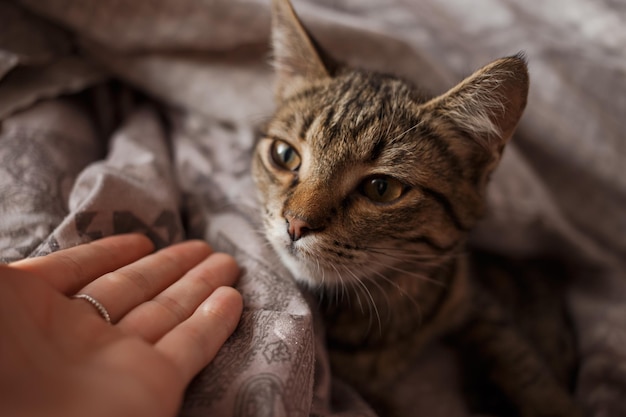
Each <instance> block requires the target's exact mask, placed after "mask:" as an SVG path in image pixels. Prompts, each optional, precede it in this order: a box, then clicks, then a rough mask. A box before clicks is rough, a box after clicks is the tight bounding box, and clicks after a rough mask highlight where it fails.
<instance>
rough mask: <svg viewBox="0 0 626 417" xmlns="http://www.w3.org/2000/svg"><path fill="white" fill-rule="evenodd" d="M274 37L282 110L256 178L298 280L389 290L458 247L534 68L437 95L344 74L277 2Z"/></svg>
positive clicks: (272, 235)
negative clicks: (390, 276)
mask: <svg viewBox="0 0 626 417" xmlns="http://www.w3.org/2000/svg"><path fill="white" fill-rule="evenodd" d="M272 40H273V47H274V63H275V67H276V71H277V85H276V99H277V111H276V113H275V115H274V116H273V118H272V120H271V121H270V122H269V123H268V125H267V127H266V130H265V132H264V137H262V138H261V140H260V141H259V143H258V145H257V148H256V153H255V156H254V161H253V175H254V178H255V181H256V183H257V185H258V188H259V190H260V197H261V202H262V204H263V206H264V211H263V220H264V227H265V232H266V237H267V239H268V240H269V241H270V242H271V244H272V246H273V247H274V249H275V250H276V251H277V252H278V254H279V255H280V257H281V259H282V260H283V262H284V263H285V265H286V266H287V267H288V268H289V270H290V271H291V272H292V274H293V275H294V277H295V279H297V280H299V281H301V282H304V283H308V284H310V285H313V286H315V285H338V284H340V285H344V284H345V283H350V282H354V281H355V280H363V279H377V277H379V276H380V277H381V278H382V277H383V276H386V273H385V270H389V269H393V268H394V267H395V265H398V264H407V263H411V262H413V263H415V264H419V263H420V262H422V263H427V261H432V260H436V259H443V257H445V255H446V254H448V253H449V252H450V251H453V250H455V249H457V248H458V247H459V245H461V244H462V243H463V242H464V240H465V237H466V235H467V233H468V231H469V230H470V229H471V228H472V227H473V226H474V224H475V223H476V221H477V220H478V219H479V218H480V216H481V215H482V213H483V211H484V205H485V202H484V200H485V198H484V196H485V187H486V184H487V181H488V178H489V175H490V173H491V172H492V170H493V169H494V168H495V166H496V164H497V162H498V160H499V158H500V155H501V152H502V150H503V147H504V145H505V143H506V142H507V140H508V139H509V138H510V137H511V135H512V134H513V131H514V129H515V127H516V125H517V123H518V121H519V118H520V117H521V115H522V112H523V110H524V107H525V105H526V97H527V92H528V74H527V70H526V64H525V61H524V59H523V57H520V56H515V57H509V58H503V59H500V60H497V61H494V62H492V63H490V64H489V65H487V66H485V67H483V68H481V69H480V70H478V71H477V72H475V73H474V74H473V75H471V76H470V77H468V78H467V79H465V80H463V81H462V82H461V83H459V84H458V85H456V86H455V87H453V88H452V89H450V90H449V91H448V92H446V93H444V94H442V95H440V96H438V97H434V98H429V97H425V96H423V95H422V94H420V93H419V91H418V90H417V89H416V88H415V87H413V86H412V85H411V84H409V83H407V82H406V81H403V80H401V79H399V78H396V77H392V76H387V75H381V74H377V73H372V72H368V71H362V70H356V69H351V68H346V67H344V66H341V65H338V64H336V63H334V62H333V61H332V60H331V59H329V58H328V56H327V55H326V54H325V53H324V52H323V51H322V50H321V49H320V48H319V46H318V45H317V43H316V42H315V41H314V40H313V38H311V36H310V35H309V34H308V33H307V31H306V30H305V29H304V27H303V26H302V25H301V23H300V21H299V20H298V18H297V17H296V15H295V13H294V11H293V9H292V7H291V5H290V4H289V2H288V1H287V0H274V1H273V25H272Z"/></svg>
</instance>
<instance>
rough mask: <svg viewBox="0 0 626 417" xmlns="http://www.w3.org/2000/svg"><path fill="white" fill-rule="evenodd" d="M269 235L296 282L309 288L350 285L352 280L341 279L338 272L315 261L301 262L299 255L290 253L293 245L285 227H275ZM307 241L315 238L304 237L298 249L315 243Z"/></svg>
mask: <svg viewBox="0 0 626 417" xmlns="http://www.w3.org/2000/svg"><path fill="white" fill-rule="evenodd" d="M267 235H268V236H267V237H268V239H269V241H270V243H271V244H272V247H273V248H274V250H275V251H276V253H277V254H278V256H279V257H280V260H281V261H282V263H283V265H285V267H286V268H287V269H288V270H289V272H291V275H292V276H293V279H294V280H295V281H296V282H298V283H300V284H303V285H306V286H308V287H309V288H319V287H322V286H324V287H334V286H338V285H343V284H348V283H349V281H350V279H347V278H348V277H343V278H342V277H340V276H339V273H338V272H337V271H334V270H332V271H330V270H328V269H326V268H324V267H323V266H322V265H321V264H318V263H317V262H316V261H315V260H313V259H305V260H299V259H298V255H294V254H292V253H290V247H291V244H292V243H291V240H290V239H289V236H288V235H287V233H286V232H285V230H284V227H274V228H273V230H268V233H267ZM307 239H314V238H313V237H304V238H302V240H300V241H298V242H297V244H296V247H298V246H303V245H311V244H312V243H313V241H307Z"/></svg>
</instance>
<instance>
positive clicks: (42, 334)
mask: <svg viewBox="0 0 626 417" xmlns="http://www.w3.org/2000/svg"><path fill="white" fill-rule="evenodd" d="M152 251H153V246H152V243H151V242H150V241H149V240H148V239H147V238H146V237H144V236H141V235H120V236H114V237H110V238H105V239H101V240H97V241H94V242H92V243H89V244H86V245H80V246H76V247H74V248H71V249H67V250H62V251H59V252H55V253H52V254H50V255H47V256H44V257H40V258H31V259H27V260H23V261H19V262H16V263H13V264H10V265H8V266H7V265H0V415H3V416H44V415H45V416H64V417H72V416H78V415H80V416H89V417H97V416H107V417H108V416H151V417H157V416H173V415H174V414H175V413H176V411H177V410H178V408H179V406H180V403H181V401H182V395H183V392H184V389H185V387H186V386H187V384H188V383H189V382H190V380H191V379H192V378H193V376H194V375H195V374H196V373H197V372H199V371H200V370H201V369H202V368H203V367H204V366H205V365H207V364H208V363H209V362H210V361H211V360H212V359H213V357H214V356H215V354H216V353H217V351H218V349H219V348H220V347H221V346H222V344H223V343H224V342H225V340H226V339H227V338H228V336H229V335H230V334H231V333H232V332H233V331H234V329H235V327H236V325H237V323H238V320H239V318H240V316H241V311H242V300H241V296H240V294H239V293H238V292H237V291H236V290H234V289H233V288H230V287H225V286H229V285H233V284H234V282H235V281H236V279H237V277H238V275H239V269H238V267H237V265H236V264H235V261H234V260H233V258H231V257H230V256H228V255H224V254H218V253H212V251H211V249H210V248H209V246H208V245H207V244H206V243H203V242H199V241H189V242H184V243H180V244H177V245H173V246H170V247H168V248H165V249H163V250H160V251H158V252H156V253H153V254H150V253H151V252H152ZM77 292H80V293H85V294H89V295H90V296H92V297H94V298H95V299H96V300H98V301H99V302H100V303H101V304H102V305H103V306H105V307H106V309H107V311H108V312H109V314H110V316H111V320H112V322H113V323H114V324H113V325H110V324H107V323H106V322H105V321H104V319H103V318H102V317H101V316H100V315H99V313H98V312H97V310H96V309H95V308H94V306H92V305H91V304H90V303H88V302H86V301H85V300H82V299H71V298H69V296H71V295H73V294H75V293H77ZM207 297H208V298H207Z"/></svg>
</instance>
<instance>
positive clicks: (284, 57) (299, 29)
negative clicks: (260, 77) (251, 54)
mask: <svg viewBox="0 0 626 417" xmlns="http://www.w3.org/2000/svg"><path fill="white" fill-rule="evenodd" d="M272 47H273V63H274V67H275V69H276V76H277V80H276V90H275V94H276V98H277V99H278V100H279V101H281V100H284V99H285V98H287V97H288V96H289V95H291V94H292V93H294V92H295V91H297V90H298V89H299V88H300V87H301V86H302V85H303V84H305V83H307V82H311V81H314V80H317V79H323V78H326V77H329V76H330V71H329V70H328V66H327V64H326V63H325V61H326V60H327V58H326V57H325V56H324V55H323V52H322V51H321V50H320V49H319V47H318V46H317V45H316V43H315V40H314V39H313V38H312V37H311V36H310V35H309V34H308V32H307V31H306V29H305V28H304V26H303V25H302V22H300V19H298V16H297V15H296V13H295V11H294V10H293V7H292V6H291V3H290V2H289V0H272Z"/></svg>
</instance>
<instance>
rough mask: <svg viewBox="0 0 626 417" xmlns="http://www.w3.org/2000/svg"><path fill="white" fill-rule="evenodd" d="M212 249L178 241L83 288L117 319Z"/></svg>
mask: <svg viewBox="0 0 626 417" xmlns="http://www.w3.org/2000/svg"><path fill="white" fill-rule="evenodd" d="M210 253H211V248H210V247H209V245H208V244H207V243H206V242H202V241H198V240H194V241H186V242H183V243H178V244H176V245H172V246H169V247H167V248H165V249H161V250H160V251H158V252H155V253H153V254H151V255H148V256H146V257H144V258H141V259H139V260H137V261H135V262H134V263H132V264H130V265H126V266H124V267H122V268H120V269H118V270H116V271H113V272H110V273H108V274H106V275H104V276H102V277H101V278H99V279H97V280H95V281H93V282H92V283H90V284H89V285H87V286H86V287H85V288H83V289H81V290H80V291H79V292H80V293H81V294H88V295H90V296H91V297H93V298H95V299H96V300H98V301H99V302H100V304H102V305H103V306H104V307H105V308H106V309H107V311H108V312H109V315H110V316H111V320H112V321H113V322H114V323H116V322H117V321H119V319H120V318H122V317H123V316H124V315H125V314H126V313H128V312H129V311H130V310H132V309H133V308H135V307H136V306H138V305H139V304H141V303H143V302H144V301H147V300H150V299H152V298H153V297H154V296H156V295H157V294H158V293H160V292H161V291H163V290H164V289H165V288H167V287H169V286H170V285H171V284H172V283H174V282H175V281H177V280H178V279H180V278H181V277H182V276H183V275H185V273H186V272H187V271H189V270H190V269H191V268H193V267H194V266H196V265H197V264H198V263H200V262H201V261H202V260H204V259H205V258H206V257H207V256H209V254H210ZM77 301H82V300H77ZM83 303H84V304H87V303H86V302H84V301H83Z"/></svg>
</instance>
